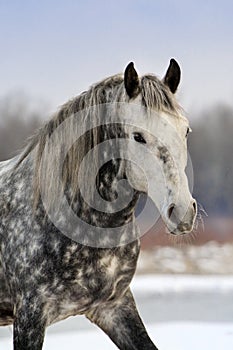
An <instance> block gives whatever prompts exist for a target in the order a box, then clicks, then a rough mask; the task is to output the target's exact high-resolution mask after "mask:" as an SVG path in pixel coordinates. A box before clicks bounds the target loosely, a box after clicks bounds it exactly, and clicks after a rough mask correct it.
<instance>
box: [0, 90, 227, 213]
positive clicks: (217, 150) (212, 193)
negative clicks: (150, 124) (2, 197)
mask: <svg viewBox="0 0 233 350" xmlns="http://www.w3.org/2000/svg"><path fill="white" fill-rule="evenodd" d="M45 119H48V116H47V115H46V106H45V105H42V106H41V105H40V104H38V105H35V104H34V105H31V104H30V103H29V99H28V98H27V96H25V95H23V94H12V95H9V96H7V97H5V98H2V99H0V160H5V159H8V158H10V157H13V156H14V155H15V154H17V153H18V152H19V150H20V149H22V147H23V146H24V145H25V143H26V140H27V138H28V137H29V136H30V135H31V134H32V133H33V132H34V130H35V129H36V128H38V127H39V126H40V125H41V124H42V122H43V121H44V120H45ZM191 124H192V129H193V133H192V134H191V135H190V137H189V153H190V155H191V160H192V163H193V168H194V196H195V197H196V198H197V199H198V202H199V203H201V205H202V206H203V207H204V208H205V210H206V212H207V213H208V214H209V215H211V214H213V215H221V216H223V215H224V216H225V215H226V216H231V215H233V109H232V108H230V107H227V106H225V105H221V106H217V107H215V108H212V109H209V110H208V111H206V112H202V113H200V115H199V116H197V117H196V118H194V119H193V120H192V123H191Z"/></svg>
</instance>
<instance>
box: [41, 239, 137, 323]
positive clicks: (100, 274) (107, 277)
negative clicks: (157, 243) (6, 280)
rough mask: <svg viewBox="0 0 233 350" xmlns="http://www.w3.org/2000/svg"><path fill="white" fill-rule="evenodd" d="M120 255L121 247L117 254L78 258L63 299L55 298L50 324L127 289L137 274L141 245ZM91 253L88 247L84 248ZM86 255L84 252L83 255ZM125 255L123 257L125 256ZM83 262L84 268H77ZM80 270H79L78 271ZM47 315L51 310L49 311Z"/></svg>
mask: <svg viewBox="0 0 233 350" xmlns="http://www.w3.org/2000/svg"><path fill="white" fill-rule="evenodd" d="M124 249H125V248H124ZM129 251H130V252H129V254H128V255H127V254H126V252H124V254H121V253H122V251H121V249H120V248H119V249H118V250H117V252H116V253H114V254H110V253H109V252H101V253H100V256H99V255H98V256H96V255H95V254H93V256H92V257H91V256H90V255H91V253H90V252H89V256H87V257H86V259H83V255H82V259H81V260H80V261H77V264H76V268H74V267H73V268H71V269H70V270H69V269H68V270H67V271H66V277H67V278H68V279H69V278H70V277H69V276H71V274H72V276H73V279H72V280H70V281H69V283H68V285H67V284H66V285H64V290H63V292H61V294H60V295H61V296H62V297H61V298H60V297H59V298H56V310H55V309H54V311H53V312H52V313H51V316H52V318H53V319H51V320H50V321H49V323H53V322H57V321H58V320H61V319H64V318H66V317H68V316H70V315H77V314H83V313H86V312H87V311H88V310H90V309H91V308H93V307H96V306H97V305H99V304H101V303H104V302H106V301H111V300H114V299H118V298H120V297H121V296H122V295H123V294H124V293H125V291H126V290H127V288H128V286H129V284H130V281H131V279H132V277H133V275H134V272H135V268H136V262H137V256H138V245H137V244H135V246H134V247H133V249H129ZM85 252H86V254H88V249H85ZM84 255H85V254H84ZM122 255H123V256H122ZM78 265H81V267H78V268H77V266H78ZM76 269H77V270H76ZM46 313H47V314H48V311H46Z"/></svg>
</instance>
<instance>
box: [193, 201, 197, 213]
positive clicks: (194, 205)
mask: <svg viewBox="0 0 233 350" xmlns="http://www.w3.org/2000/svg"><path fill="white" fill-rule="evenodd" d="M193 209H194V212H195V213H196V211H197V204H196V201H194V202H193Z"/></svg>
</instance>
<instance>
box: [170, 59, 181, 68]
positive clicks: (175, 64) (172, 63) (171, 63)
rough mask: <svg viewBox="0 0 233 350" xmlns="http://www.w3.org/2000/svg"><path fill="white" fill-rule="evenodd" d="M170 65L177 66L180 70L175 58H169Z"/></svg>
mask: <svg viewBox="0 0 233 350" xmlns="http://www.w3.org/2000/svg"><path fill="white" fill-rule="evenodd" d="M170 65H172V66H173V67H175V68H177V69H178V70H179V71H180V66H179V64H178V62H177V61H176V60H175V58H171V59H170Z"/></svg>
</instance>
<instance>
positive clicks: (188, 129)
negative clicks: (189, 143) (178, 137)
mask: <svg viewBox="0 0 233 350" xmlns="http://www.w3.org/2000/svg"><path fill="white" fill-rule="evenodd" d="M190 131H191V130H190V128H187V131H186V135H185V137H187V136H188V134H189V133H190Z"/></svg>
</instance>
